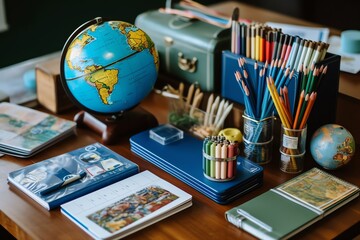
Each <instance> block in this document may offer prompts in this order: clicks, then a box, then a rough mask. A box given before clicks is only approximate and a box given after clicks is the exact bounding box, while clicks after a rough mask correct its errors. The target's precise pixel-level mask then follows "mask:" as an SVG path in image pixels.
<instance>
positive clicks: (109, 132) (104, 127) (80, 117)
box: [74, 107, 158, 144]
mask: <svg viewBox="0 0 360 240" xmlns="http://www.w3.org/2000/svg"><path fill="white" fill-rule="evenodd" d="M74 121H75V122H76V123H77V124H78V126H80V127H81V126H87V127H89V128H90V129H91V130H93V131H95V132H96V133H98V134H100V135H101V137H102V142H103V143H104V144H113V143H114V142H115V141H116V140H117V137H119V136H123V135H127V134H135V133H138V132H140V131H144V130H146V129H149V128H153V127H155V126H157V125H158V121H157V120H156V118H155V117H154V116H153V115H152V114H151V113H149V112H148V111H146V110H144V109H143V108H141V107H136V108H134V109H132V110H130V111H128V112H123V113H121V114H118V115H113V116H110V117H109V116H98V115H92V114H90V113H88V112H86V111H80V112H79V113H77V114H76V115H75V117H74Z"/></svg>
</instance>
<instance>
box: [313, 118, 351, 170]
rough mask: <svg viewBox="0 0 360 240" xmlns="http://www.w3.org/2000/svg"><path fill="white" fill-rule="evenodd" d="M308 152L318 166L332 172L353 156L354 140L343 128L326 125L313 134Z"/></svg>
mask: <svg viewBox="0 0 360 240" xmlns="http://www.w3.org/2000/svg"><path fill="white" fill-rule="evenodd" d="M310 151H311V155H312V157H313V158H314V160H315V161H316V162H317V163H318V164H319V165H321V166H322V167H323V168H325V169H329V170H333V169H337V168H339V167H341V166H343V165H345V164H347V163H348V162H349V161H350V160H351V158H352V157H353V156H354V154H355V140H354V138H353V136H352V135H351V133H350V132H349V131H348V130H347V129H345V128H344V127H343V126H341V125H338V124H326V125H323V126H321V127H320V128H318V129H317V130H316V131H315V132H314V134H313V136H312V138H311V140H310Z"/></svg>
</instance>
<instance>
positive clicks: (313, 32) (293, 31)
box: [265, 22, 330, 42]
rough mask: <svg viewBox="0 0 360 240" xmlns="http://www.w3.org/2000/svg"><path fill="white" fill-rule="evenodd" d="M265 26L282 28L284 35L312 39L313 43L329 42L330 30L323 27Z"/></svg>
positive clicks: (275, 23)
mask: <svg viewBox="0 0 360 240" xmlns="http://www.w3.org/2000/svg"><path fill="white" fill-rule="evenodd" d="M265 24H266V25H268V26H271V27H273V28H280V29H281V31H282V32H283V33H286V34H289V35H292V36H299V37H301V38H305V39H310V40H312V41H321V42H327V41H328V38H329V33H330V30H329V28H322V27H308V26H300V25H295V24H285V23H277V22H266V23H265Z"/></svg>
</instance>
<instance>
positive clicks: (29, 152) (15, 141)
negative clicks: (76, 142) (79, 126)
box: [0, 102, 76, 158]
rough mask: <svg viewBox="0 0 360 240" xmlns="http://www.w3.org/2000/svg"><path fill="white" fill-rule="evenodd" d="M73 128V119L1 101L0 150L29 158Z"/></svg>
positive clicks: (73, 130) (69, 132) (60, 138)
mask: <svg viewBox="0 0 360 240" xmlns="http://www.w3.org/2000/svg"><path fill="white" fill-rule="evenodd" d="M75 132H76V123H75V122H74V121H70V120H67V119H63V118H60V117H57V116H54V115H50V114H47V113H44V112H41V111H38V110H35V109H32V108H28V107H25V106H20V105H17V104H14V103H8V102H2V103H0V153H3V154H9V155H13V156H16V157H21V158H28V157H31V156H33V155H34V154H36V153H38V152H40V151H42V150H44V149H45V148H47V147H49V146H50V145H52V144H54V143H56V142H58V141H60V140H62V139H64V138H66V137H68V136H70V135H73V134H75Z"/></svg>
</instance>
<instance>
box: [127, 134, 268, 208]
mask: <svg viewBox="0 0 360 240" xmlns="http://www.w3.org/2000/svg"><path fill="white" fill-rule="evenodd" d="M150 132H151V129H150V130H145V131H143V132H140V133H138V134H135V135H133V136H132V137H131V138H130V147H131V151H133V152H134V153H136V154H137V155H139V156H141V157H142V158H143V159H145V160H146V161H149V162H151V163H153V164H154V165H156V166H158V167H159V168H161V169H163V170H164V171H166V172H168V173H169V174H171V175H173V176H175V177H176V178H178V179H179V180H181V181H183V182H184V183H186V184H187V185H189V186H190V187H192V188H194V189H195V190H197V191H199V192H200V193H202V194H204V195H205V196H206V197H208V198H210V199H211V200H213V201H215V202H216V203H219V204H227V203H229V202H231V201H233V200H235V199H236V198H238V197H239V196H241V195H243V194H245V193H247V192H249V191H251V190H253V189H255V188H257V187H260V186H261V185H262V183H263V168H262V167H261V166H260V165H258V164H256V163H253V162H252V161H250V160H248V159H245V158H242V157H240V156H238V159H237V166H236V176H235V177H234V178H233V179H232V180H230V181H226V182H217V181H212V180H210V179H209V178H208V177H206V176H205V175H204V171H203V165H202V164H203V152H202V149H203V142H202V141H201V140H200V139H198V138H195V137H193V136H192V135H190V134H188V133H186V132H184V136H183V138H182V139H179V140H177V141H175V142H172V143H169V144H166V145H163V144H160V143H159V142H157V141H155V140H153V139H151V138H150Z"/></svg>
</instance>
